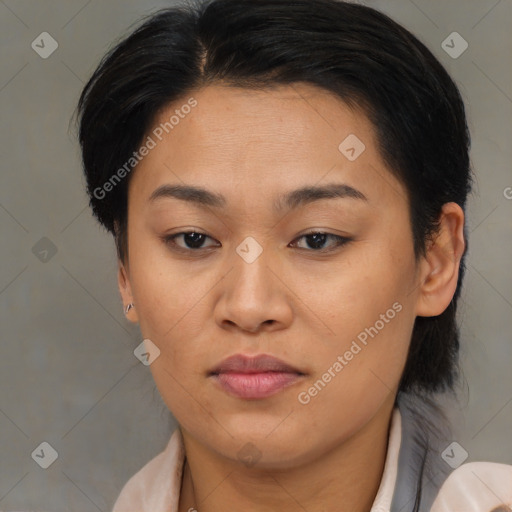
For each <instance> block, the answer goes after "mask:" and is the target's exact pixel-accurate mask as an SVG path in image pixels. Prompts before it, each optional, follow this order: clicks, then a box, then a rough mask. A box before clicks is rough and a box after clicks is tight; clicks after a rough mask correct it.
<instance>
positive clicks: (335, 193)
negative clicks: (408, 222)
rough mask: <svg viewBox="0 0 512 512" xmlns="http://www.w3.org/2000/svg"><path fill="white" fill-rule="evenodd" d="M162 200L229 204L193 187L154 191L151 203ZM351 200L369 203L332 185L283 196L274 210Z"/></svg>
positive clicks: (358, 194)
mask: <svg viewBox="0 0 512 512" xmlns="http://www.w3.org/2000/svg"><path fill="white" fill-rule="evenodd" d="M162 198H174V199H180V200H182V201H188V202H190V203H194V204H196V205H198V206H205V207H213V208H222V207H225V206H226V204H227V200H226V198H225V197H224V196H223V195H222V194H218V193H215V192H211V191H209V190H207V189H205V188H202V187H197V186H193V185H161V186H160V187H158V188H157V189H155V190H154V191H153V193H152V194H151V196H150V197H149V201H150V202H153V201H156V200H158V199H162ZM333 198H350V199H359V200H362V201H368V198H367V197H366V196H365V195H364V194H363V193H362V192H361V191H359V190H357V189H355V188H354V187H351V186H350V185H347V184H345V183H330V184H326V185H321V186H318V185H309V186H305V187H301V188H298V189H295V190H292V191H290V192H286V193H285V194H282V195H281V196H280V197H279V198H277V200H276V201H275V202H274V209H275V210H276V211H282V210H283V209H286V210H292V209H295V208H297V207H299V206H302V205H305V204H309V203H312V202H314V201H319V200H321V199H333Z"/></svg>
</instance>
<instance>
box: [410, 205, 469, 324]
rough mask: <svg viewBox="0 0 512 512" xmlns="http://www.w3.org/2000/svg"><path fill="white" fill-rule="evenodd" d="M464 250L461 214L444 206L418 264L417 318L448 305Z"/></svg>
mask: <svg viewBox="0 0 512 512" xmlns="http://www.w3.org/2000/svg"><path fill="white" fill-rule="evenodd" d="M464 248H465V241H464V211H463V210H462V208H461V207H460V206H459V205H458V204H456V203H446V204H444V205H443V208H442V211H441V216H440V219H439V231H438V233H437V235H435V238H434V239H433V240H432V241H431V242H430V243H429V244H428V246H427V248H426V254H425V256H423V258H422V260H421V263H420V273H419V275H420V282H419V288H420V291H419V294H418V302H417V304H416V315H417V316H437V315H440V314H441V313H442V312H443V311H444V310H445V309H446V308H447V307H448V306H449V304H450V302H451V300H452V298H453V295H454V293H455V290H456V288H457V281H458V278H459V268H460V260H461V258H462V255H463V254H464Z"/></svg>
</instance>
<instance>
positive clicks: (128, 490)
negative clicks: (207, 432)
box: [112, 429, 185, 512]
mask: <svg viewBox="0 0 512 512" xmlns="http://www.w3.org/2000/svg"><path fill="white" fill-rule="evenodd" d="M184 458H185V451H184V447H183V440H182V437H181V432H180V431H179V429H177V430H175V431H174V432H173V434H172V435H171V438H170V440H169V442H168V444H167V447H166V448H165V450H164V451H162V452H160V453H159V454H158V455H157V456H156V457H154V458H153V459H151V460H150V461H149V462H148V463H147V464H146V465H145V466H143V467H142V469H140V470H139V471H138V472H137V473H135V474H134V475H133V476H132V477H131V478H130V479H129V480H128V482H126V484H125V485H124V487H123V488H122V490H121V493H120V494H119V496H118V498H117V500H116V502H115V504H114V507H113V511H112V512H133V511H135V510H167V509H168V508H169V506H170V505H171V503H174V502H175V501H176V500H178V499H179V492H180V487H181V474H182V469H183V462H184Z"/></svg>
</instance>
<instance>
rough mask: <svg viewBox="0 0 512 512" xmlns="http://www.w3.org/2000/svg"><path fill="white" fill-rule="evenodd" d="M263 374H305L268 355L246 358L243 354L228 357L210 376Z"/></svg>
mask: <svg viewBox="0 0 512 512" xmlns="http://www.w3.org/2000/svg"><path fill="white" fill-rule="evenodd" d="M229 372H231V373H263V372H284V373H299V374H301V375H303V372H301V371H300V370H298V369H297V368H294V367H293V366H291V365H289V364H288V363H285V362H284V361H282V360H281V359H278V358H277V357H274V356H270V355H267V354H260V355H257V356H245V355H243V354H235V355H233V356H230V357H227V358H226V359H224V360H223V361H221V362H220V364H218V365H217V366H216V367H215V368H214V369H213V370H212V371H211V372H210V374H214V375H216V374H219V373H229Z"/></svg>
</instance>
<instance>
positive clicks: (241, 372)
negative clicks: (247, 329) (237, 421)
mask: <svg viewBox="0 0 512 512" xmlns="http://www.w3.org/2000/svg"><path fill="white" fill-rule="evenodd" d="M305 375H306V374H305V373H303V372H301V371H300V370H299V369H297V368H294V367H293V366H291V365H289V364H287V363H285V362H284V361H282V360H280V359H277V358H275V357H273V356H269V355H259V356H256V357H248V356H244V355H242V354H237V355H234V356H231V357H228V358H227V359H224V361H222V362H221V363H220V364H219V365H218V366H217V367H215V368H214V369H213V370H212V371H211V372H210V373H209V374H208V376H209V377H210V378H211V379H212V380H214V382H215V383H216V384H217V385H218V386H219V387H220V388H221V389H222V390H223V391H224V392H226V393H228V394H230V395H232V396H236V397H238V398H243V399H246V400H258V399H263V398H267V397H269V396H272V395H275V394H276V393H279V392H280V391H282V390H283V389H285V388H287V387H288V386H291V385H293V384H295V383H297V382H298V381H300V380H302V379H303V378H304V377H305Z"/></svg>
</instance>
